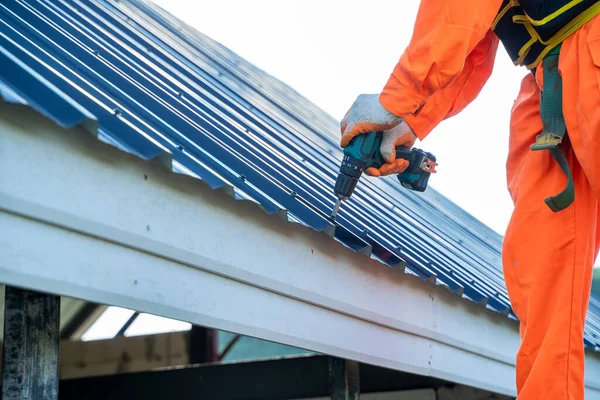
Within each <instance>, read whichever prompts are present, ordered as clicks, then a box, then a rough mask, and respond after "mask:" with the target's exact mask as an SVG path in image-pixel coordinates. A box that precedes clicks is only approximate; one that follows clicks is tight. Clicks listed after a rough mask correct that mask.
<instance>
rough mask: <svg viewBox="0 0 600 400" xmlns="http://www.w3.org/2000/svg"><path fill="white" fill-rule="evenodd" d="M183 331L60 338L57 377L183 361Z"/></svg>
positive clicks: (185, 360) (185, 361) (185, 358)
mask: <svg viewBox="0 0 600 400" xmlns="http://www.w3.org/2000/svg"><path fill="white" fill-rule="evenodd" d="M187 335H188V332H174V333H163V334H158V335H146V336H132V337H126V336H118V337H115V338H114V339H110V340H96V341H90V342H81V341H64V342H62V343H61V349H60V377H61V379H73V378H82V377H88V376H102V375H110V374H116V373H125V372H138V371H147V370H150V369H153V368H164V367H170V366H175V365H186V364H189V358H188V351H187V350H188V349H187V341H188V338H187Z"/></svg>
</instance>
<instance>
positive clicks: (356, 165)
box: [333, 155, 366, 200]
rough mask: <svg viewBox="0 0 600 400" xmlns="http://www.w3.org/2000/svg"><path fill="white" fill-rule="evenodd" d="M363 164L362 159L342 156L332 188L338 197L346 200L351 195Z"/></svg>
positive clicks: (364, 164)
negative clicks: (338, 171)
mask: <svg viewBox="0 0 600 400" xmlns="http://www.w3.org/2000/svg"><path fill="white" fill-rule="evenodd" d="M365 166H366V163H365V162H364V161H362V160H359V159H357V158H354V157H351V156H348V155H345V156H344V159H343V160H342V164H341V165H340V173H339V174H338V177H337V180H336V182H335V188H334V190H333V191H334V193H335V195H336V196H337V198H338V199H340V200H346V199H347V198H349V197H350V196H352V193H353V192H354V189H355V188H356V184H357V183H358V180H359V179H360V177H361V175H362V173H363V171H364V169H365Z"/></svg>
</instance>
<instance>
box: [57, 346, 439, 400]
mask: <svg viewBox="0 0 600 400" xmlns="http://www.w3.org/2000/svg"><path fill="white" fill-rule="evenodd" d="M329 360H330V358H329V357H328V356H320V355H319V356H297V357H286V358H277V359H268V360H260V361H247V362H231V363H222V364H201V365H195V366H190V367H186V368H181V367H176V368H165V369H161V370H155V371H147V372H138V373H128V374H118V375H108V376H102V377H90V378H82V379H72V380H65V381H61V383H60V390H61V400H72V399H73V400H74V399H81V398H85V399H87V400H100V399H107V398H110V399H112V400H121V399H122V400H128V399H132V398H140V399H144V400H155V399H156V400H158V399H166V398H169V399H178V400H187V399H190V400H191V399H203V398H205V399H216V398H218V399H220V400H234V399H242V398H243V399H248V400H251V399H269V400H279V399H280V400H284V399H309V398H319V397H327V396H330V395H331V382H330V378H329V376H330V375H329V367H330V362H329ZM342 365H344V366H345V365H346V362H344V361H342ZM342 369H343V368H342ZM342 369H340V368H338V367H337V366H336V367H335V370H336V373H339V372H340V371H342ZM357 369H358V370H359V371H360V372H359V371H357ZM345 371H346V372H344V374H346V375H348V376H358V374H359V373H360V376H361V385H362V392H363V393H376V392H390V391H396V390H412V389H424V388H432V389H436V388H439V387H442V386H444V385H449V384H450V383H449V382H445V381H441V380H438V379H435V378H431V377H427V376H419V375H414V374H409V373H405V372H398V371H393V370H389V369H384V368H379V367H374V366H370V365H363V364H360V365H359V364H358V363H350V368H346V370H345ZM232 382H234V383H235V384H232ZM349 383H350V384H349V385H344V384H342V385H338V384H337V383H336V384H335V385H334V386H335V387H345V386H348V387H350V388H353V387H354V388H356V390H354V391H349V392H348V393H356V396H358V393H357V390H358V382H357V381H356V382H354V381H353V380H352V379H350V380H349ZM332 398H334V399H336V400H337V399H338V398H339V399H358V397H332Z"/></svg>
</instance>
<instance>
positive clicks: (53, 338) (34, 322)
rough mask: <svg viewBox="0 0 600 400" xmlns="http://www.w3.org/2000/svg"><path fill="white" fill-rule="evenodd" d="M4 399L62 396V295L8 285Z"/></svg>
mask: <svg viewBox="0 0 600 400" xmlns="http://www.w3.org/2000/svg"><path fill="white" fill-rule="evenodd" d="M4 298H5V300H4V302H5V303H4V304H5V310H4V344H3V357H2V400H13V399H14V400H17V399H44V400H58V347H59V326H60V325H59V324H60V297H58V296H53V295H48V294H42V293H36V292H30V291H26V290H22V289H18V288H14V287H10V286H9V287H7V288H6V293H5V297H4Z"/></svg>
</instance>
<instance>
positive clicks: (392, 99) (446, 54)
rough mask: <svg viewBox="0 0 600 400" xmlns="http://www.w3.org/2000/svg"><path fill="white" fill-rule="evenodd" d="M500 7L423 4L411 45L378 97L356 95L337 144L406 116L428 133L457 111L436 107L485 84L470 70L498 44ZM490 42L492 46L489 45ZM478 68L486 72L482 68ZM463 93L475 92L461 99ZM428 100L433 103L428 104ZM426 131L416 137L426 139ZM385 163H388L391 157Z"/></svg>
mask: <svg viewBox="0 0 600 400" xmlns="http://www.w3.org/2000/svg"><path fill="white" fill-rule="evenodd" d="M501 3H502V0H478V1H465V0H422V1H421V6H420V8H419V12H418V14H417V19H416V22H415V28H414V33H413V37H412V39H411V41H410V44H409V46H408V47H407V48H406V50H405V51H404V53H403V55H402V56H401V57H400V61H399V62H398V64H397V65H396V67H395V68H394V71H393V73H392V74H391V76H390V78H389V80H388V82H387V84H386V85H385V87H384V89H383V91H382V93H381V94H379V95H361V96H359V97H358V98H357V99H356V101H355V102H354V104H353V105H352V107H350V109H349V110H348V112H347V113H346V115H345V116H344V118H343V119H342V121H341V125H340V128H341V133H342V137H341V142H340V144H341V146H342V147H345V146H346V145H348V143H350V141H351V140H352V138H354V137H355V136H356V135H360V134H363V133H368V132H372V131H389V130H392V129H394V128H396V127H399V125H400V123H401V122H402V121H403V119H404V118H408V121H410V122H412V124H413V125H414V126H415V130H416V131H418V132H419V131H420V132H426V133H429V130H430V129H432V128H433V126H435V125H436V124H437V123H439V122H440V121H441V120H442V119H444V118H446V117H447V112H448V110H449V109H450V108H454V109H457V107H452V106H450V107H448V108H447V109H446V110H442V108H443V107H441V108H438V107H437V106H441V105H444V104H445V105H448V103H447V102H448V99H449V98H452V101H455V100H456V101H457V103H458V100H460V98H461V97H462V98H463V99H464V100H469V99H471V100H472V99H473V98H474V97H475V96H476V94H477V93H478V91H479V90H481V87H482V86H483V84H484V83H485V80H484V81H483V82H481V81H480V80H476V79H474V78H473V77H475V75H472V72H473V68H474V66H475V65H477V60H479V59H480V58H481V54H482V53H484V54H486V55H488V54H489V53H486V52H485V51H482V49H485V48H486V47H487V48H491V47H494V49H495V46H497V39H496V38H495V36H494V34H493V33H492V32H491V26H492V24H493V22H494V19H495V18H496V15H497V14H498V11H499V8H500V5H501ZM494 41H496V42H495V45H494V46H490V44H492V43H494ZM494 53H495V50H494ZM491 62H492V64H493V59H492V60H491ZM489 67H490V68H491V64H490V65H489ZM479 68H480V69H481V70H484V69H485V68H486V66H480V67H479ZM481 76H484V75H481ZM488 76H489V74H488ZM461 79H464V81H461ZM486 79H487V78H486ZM457 80H458V81H459V82H457ZM461 82H463V83H461ZM467 91H469V92H472V91H476V92H477V93H476V94H475V95H466V96H465V94H467ZM440 92H443V93H441V94H438V93H440ZM448 93H451V94H452V93H454V94H455V95H454V96H451V95H449V94H448ZM430 101H431V105H427V103H429V102H430ZM465 105H466V104H463V105H462V108H464V106H465ZM423 110H428V111H427V112H424V113H422V114H423V115H422V117H418V118H416V117H414V116H413V115H414V114H415V113H416V112H417V111H419V114H421V111H423ZM408 121H407V122H408ZM426 121H429V123H427V124H425V122H426ZM436 121H437V122H436ZM421 124H422V125H421ZM426 126H427V127H430V128H429V129H427V128H426ZM402 130H403V131H404V128H403V129H402ZM426 133H425V134H421V133H419V135H420V136H421V137H424V136H425V135H426ZM402 137H403V139H402V140H401V141H404V142H406V143H407V144H408V143H410V142H411V141H410V140H407V139H406V135H403V136H402ZM393 144H396V145H398V144H402V143H393ZM388 153H391V154H393V152H388ZM386 161H387V162H388V163H392V162H394V161H395V158H394V157H390V158H389V159H387V160H386Z"/></svg>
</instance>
